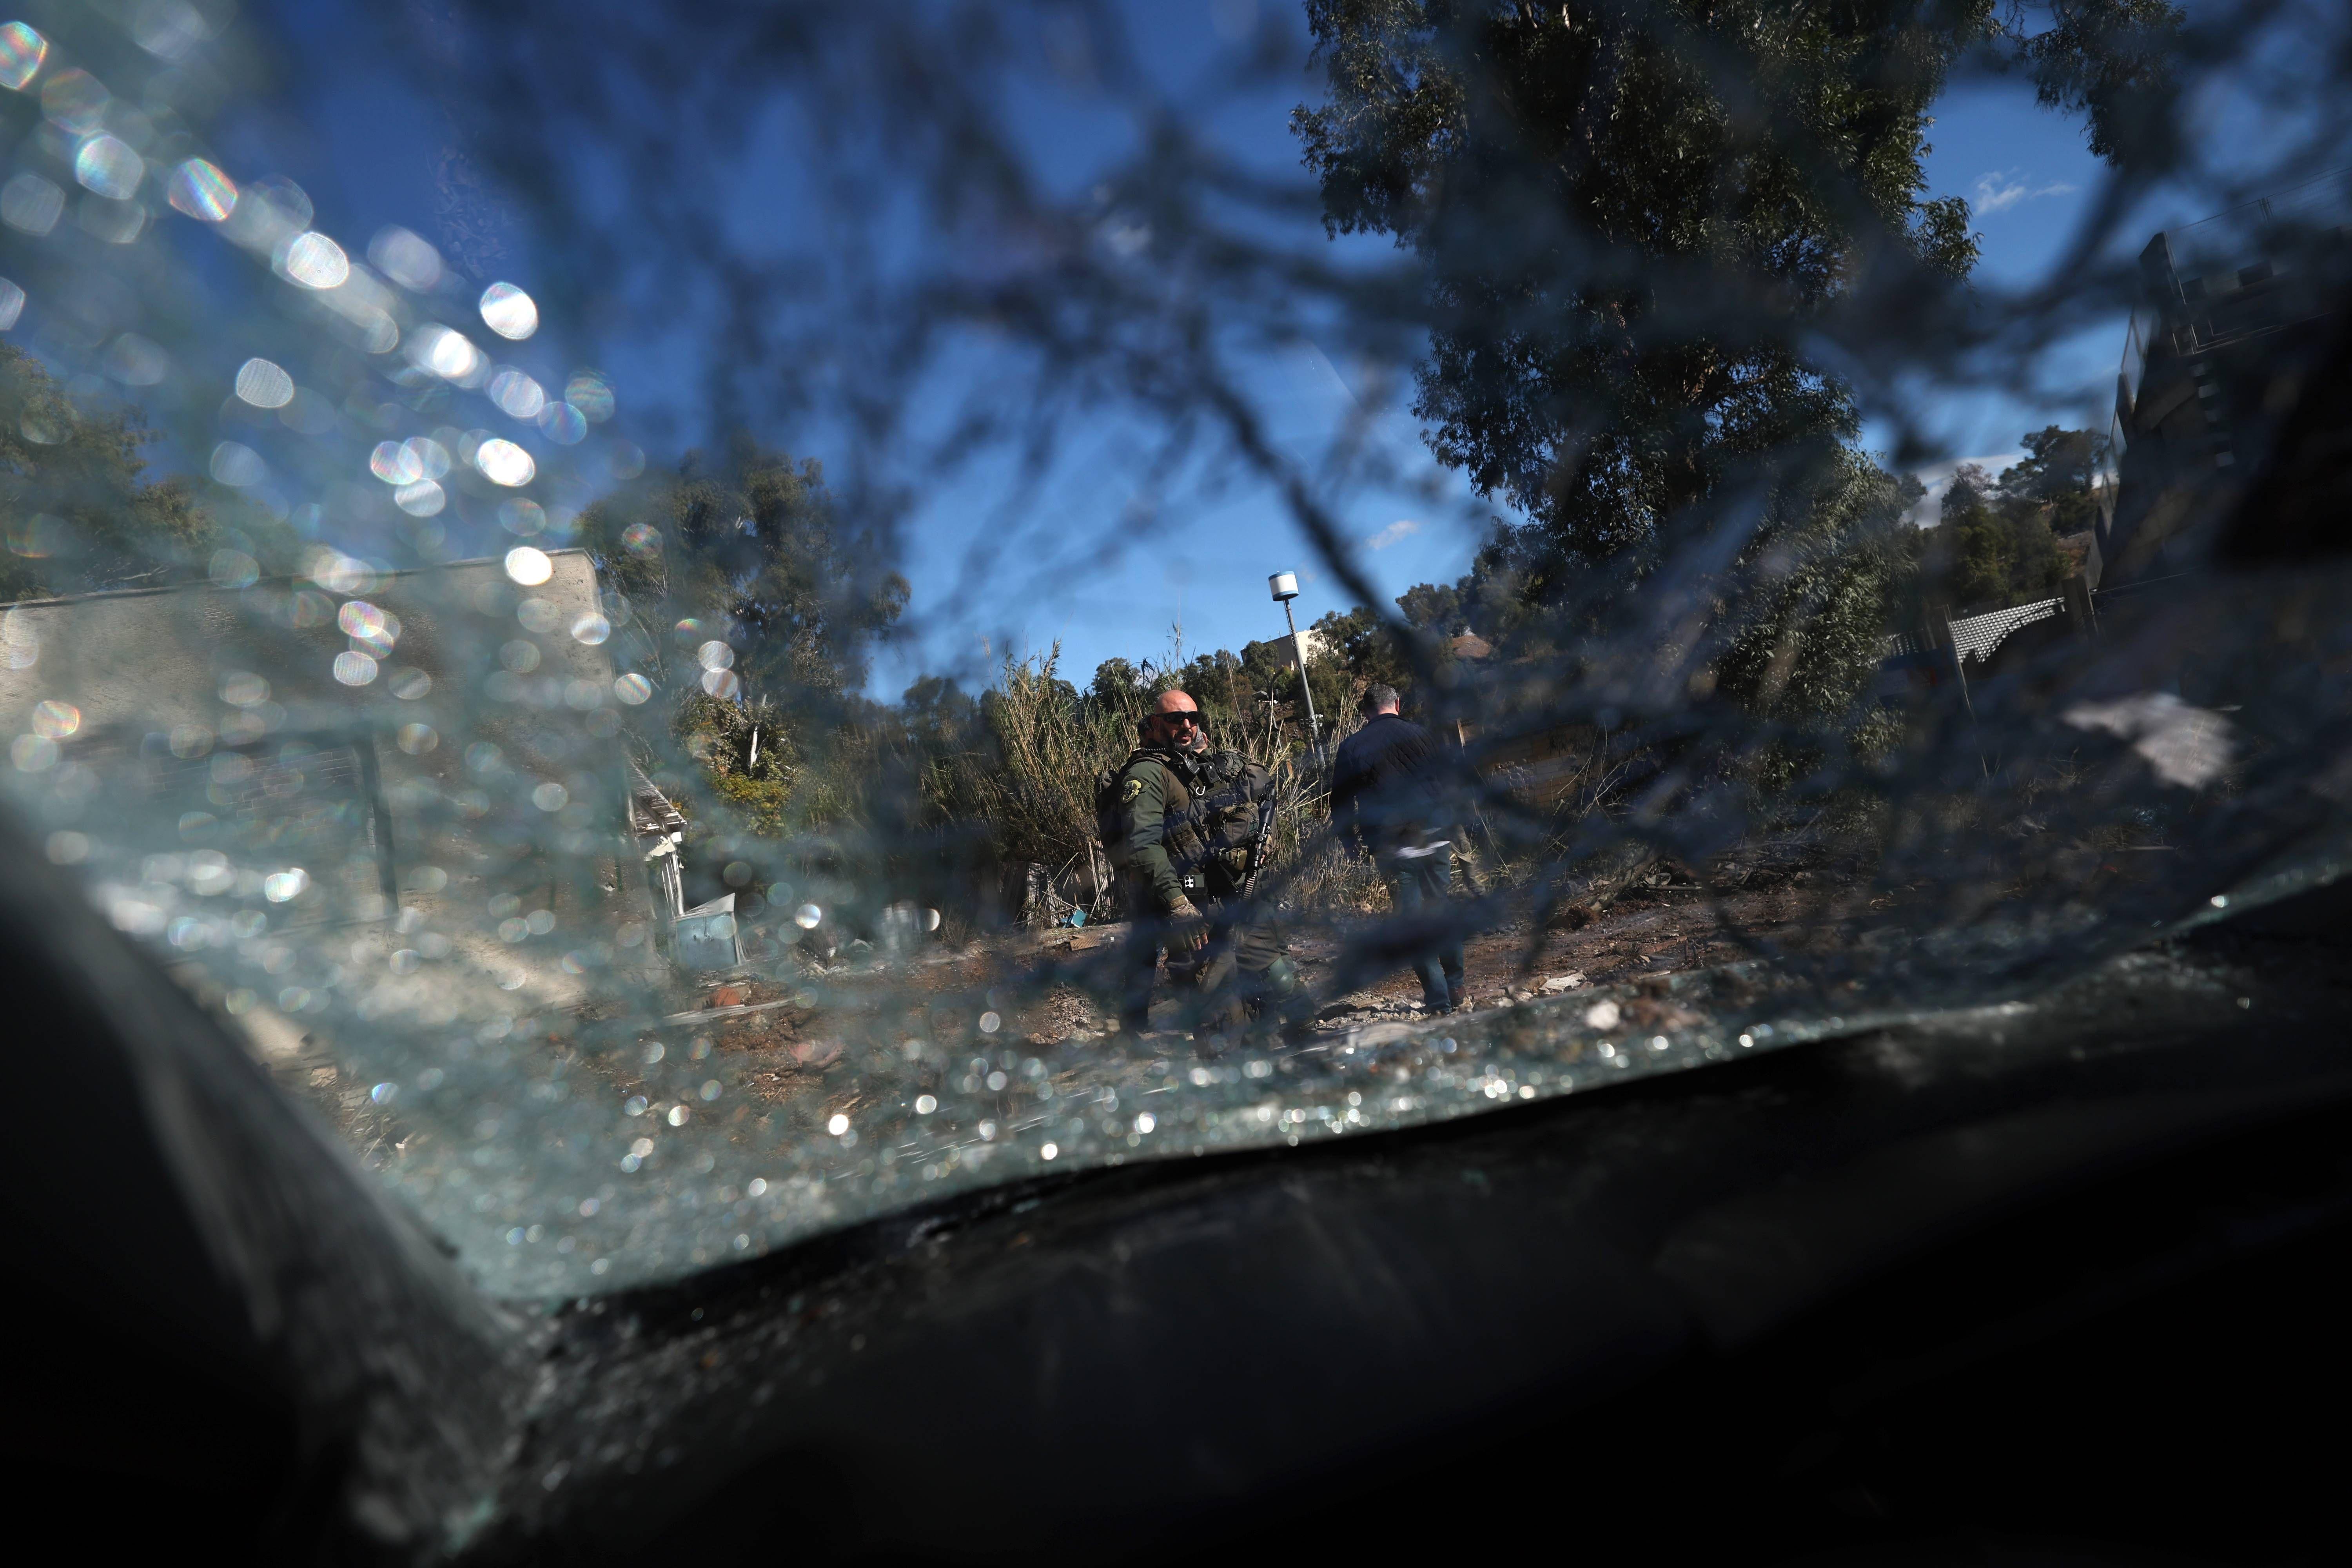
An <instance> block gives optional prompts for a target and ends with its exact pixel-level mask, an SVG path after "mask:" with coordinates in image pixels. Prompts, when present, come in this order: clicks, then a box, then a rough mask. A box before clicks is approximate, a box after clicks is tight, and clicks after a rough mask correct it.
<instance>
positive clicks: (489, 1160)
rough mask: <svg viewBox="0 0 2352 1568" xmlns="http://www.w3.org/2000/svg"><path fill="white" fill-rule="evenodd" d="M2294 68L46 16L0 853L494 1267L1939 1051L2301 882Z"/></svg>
mask: <svg viewBox="0 0 2352 1568" xmlns="http://www.w3.org/2000/svg"><path fill="white" fill-rule="evenodd" d="M2343 29H2344V18H2343V16H2341V15H2340V14H2338V13H2336V12H2333V11H2325V12H2323V11H2322V10H2320V9H2318V8H2306V7H2298V6H2294V5H2283V6H2282V5H2249V6H2242V5H2211V6H2201V7H2200V6H2190V7H2188V8H2186V9H2178V8H2175V7H2173V6H2171V5H2167V4H2166V3H2165V0H2085V3H2082V4H2075V3H2074V0H2068V3H2066V4H2062V5H2053V6H2049V7H2018V8H2004V7H2000V6H1996V5H1991V4H1990V3H1976V0H1970V3H1964V4H1958V5H1946V6H1939V7H1926V8H1922V7H1915V6H1907V5H1843V6H1834V7H1822V6H1799V7H1790V6H1788V5H1729V6H1725V5H1714V6H1696V5H1687V4H1683V3H1681V0H1636V3H1632V4H1624V5H1612V6H1605V7H1590V6H1585V5H1567V6H1550V5H1518V4H1494V3H1479V0H1305V3H1304V4H1300V3H1299V0H1198V3H1195V0H1183V3H1181V4H1161V5H1144V4H1118V3H1113V0H1100V3H1088V0H1062V3H1050V4H1049V3H1042V0H1041V3H1040V4H1036V5H971V4H959V3H955V0H943V3H941V4H937V5H908V6H890V7H872V6H855V5H830V4H812V5H796V6H792V7H783V8H778V7H773V6H769V5H730V4H705V5H694V6H684V5H645V6H605V5H593V4H592V5H587V6H584V7H583V6H578V5H572V6H564V7H557V6H553V5H532V4H525V5H498V6H490V5H476V4H470V3H468V0H453V3H450V4H446V5H397V6H394V5H384V6H373V7H372V6H367V5H359V4H356V3H351V4H341V3H339V4H331V5H305V6H299V7H295V6H284V7H273V6H269V5H260V4H254V3H250V0H248V3H247V4H244V5H239V4H237V3H236V0H125V3H122V4H103V5H101V4H95V3H93V4H89V5H79V4H71V3H68V0H59V3H58V4H54V5H43V6H39V7H37V8H32V9H27V10H26V11H25V12H24V13H22V16H21V19H16V20H9V21H7V22H6V23H5V26H0V125H5V134H6V139H7V146H8V149H9V151H8V168H7V169H6V170H5V172H0V474H4V475H5V477H0V523H5V552H0V601H5V608H0V723H4V724H5V735H6V745H7V760H6V762H5V764H0V785H5V788H0V798H4V799H5V808H6V815H7V816H8V817H9V818H10V820H11V821H12V823H13V825H14V831H15V832H16V835H17V837H18V839H19V840H20V842H21V843H22V845H23V846H25V850H24V852H26V853H31V854H39V855H44V856H46V858H47V860H48V861H50V862H52V863H53V864H54V865H56V866H57V867H58V868H62V869H63V870H64V872H65V873H66V874H67V875H68V877H69V878H70V879H71V885H72V886H73V887H74V888H75V889H77V891H78V896H80V897H84V898H87V899H88V900H90V901H91V902H92V903H93V904H94V905H95V907H97V908H98V909H100V910H102V911H103V912H104V913H105V915H106V916H107V917H108V919H109V920H110V921H111V923H112V924H113V925H114V927H115V928H116V929H117V930H119V931H121V933H123V935H124V937H125V938H126V939H127V940H129V941H131V942H134V943H137V944H139V945H140V946H141V947H142V948H143V949H144V950H145V951H147V952H149V953H151V954H152V956H153V958H154V960H155V961H156V962H157V963H161V964H163V965H164V966H166V967H167V968H168V969H169V970H170V972H171V973H173V975H174V976H176V977H177V978H178V979H179V980H180V981H181V983H182V984H184V987H185V988H186V989H187V990H188V992H189V993H190V994H192V995H194V997H196V998H198V999H199V1000H200V1001H201V1002H202V1003H203V1004H204V1005H205V1006H206V1007H207V1008H209V1009H210V1010H212V1011H213V1012H214V1013H215V1015H216V1016H217V1017H218V1018H219V1019H220V1020H221V1022H222V1024H223V1025H224V1026H225V1027H226V1028H227V1029H229V1030H230V1031H232V1032H233V1033H234V1034H235V1036H236V1037H237V1038H238V1039H239V1040H240V1041H241V1042H242V1043H243V1044H244V1045H245V1047H247V1051H248V1054H249V1055H250V1057H251V1058H252V1060H253V1062H254V1064H255V1068H256V1070H257V1071H258V1072H262V1073H266V1074H267V1075H268V1076H269V1078H271V1079H273V1080H274V1081H275V1082H276V1083H277V1084H278V1085H279V1086H280V1087H281V1089H283V1091H284V1093H285V1094H286V1095H287V1096H289V1098H290V1099H292V1100H295V1101H296V1102H298V1103H299V1104H300V1105H302V1106H303V1107H305V1108H307V1111H308V1113H309V1114H310V1117H311V1118H312V1120H313V1121H314V1123H315V1125H316V1126H317V1127H318V1128H319V1129H320V1133H321V1135H322V1136H324V1137H328V1138H330V1139H332V1140H335V1141H337V1142H341V1144H343V1145H345V1146H346V1147H347V1148H348V1150H349V1152H350V1154H351V1156H352V1158H353V1159H354V1160H355V1161H357V1162H359V1163H362V1164H363V1165H364V1166H365V1167H366V1169H367V1170H368V1171H369V1172H371V1173H373V1176H374V1178H375V1179H377V1180H378V1181H380V1182H381V1184H382V1185H383V1190H384V1191H385V1192H387V1193H388V1194H392V1196H393V1197H394V1199H395V1200H396V1201H397V1202H398V1203H399V1204H401V1205H405V1206H406V1207H407V1208H409V1209H410V1210H412V1211H413V1212H414V1213H415V1215H417V1216H418V1217H419V1218H420V1219H421V1220H422V1222H423V1223H424V1225H425V1226H426V1227H427V1228H429V1230H430V1231H431V1232H432V1233H433V1234H434V1235H436V1237H439V1238H440V1239H441V1240H442V1241H443V1242H444V1243H446V1246H447V1247H449V1248H451V1249H453V1251H454V1253H455V1255H456V1257H457V1259H458V1261H459V1263H460V1265H461V1266H462V1267H463V1268H465V1269H466V1270H467V1273H468V1274H469V1275H470V1276H471V1277H472V1278H473V1279H476V1280H478V1282H479V1283H480V1285H481V1286H482V1288H483V1289H486V1290H487V1291H489V1292H491V1293H493V1294H496V1295H499V1296H502V1297H509V1298H516V1299H527V1300H551V1299H556V1298H564V1297H578V1296H583V1295H590V1294H594V1293H597V1292H601V1291H605V1290H611V1289H619V1288H623V1287H626V1286H631V1285H640V1284H645V1283H647V1282H651V1281H657V1280H661V1279H669V1278H674V1277H677V1276H679V1275H681V1274H684V1273H687V1272H689V1271H692V1270H695V1269H698V1268H707V1267H710V1266H713V1265H717V1264H720V1263H725V1262H729V1261H732V1260H737V1259H742V1258H750V1257H755V1256H758V1255H761V1254H763V1253H766V1252H769V1251H772V1250H773V1249H776V1248H779V1247H786V1246H789V1245H791V1244H793V1243H794V1242H796V1241H799V1240H801V1239H803V1238H805V1237H810V1236H813V1235H815V1234H818V1233H821V1232H824V1231H825V1230H828V1229H832V1228H836V1227H840V1226H845V1225H849V1224H852V1223H855V1222H857V1221H860V1220H864V1219H867V1218H871V1217H874V1216H876V1215H884V1214H888V1213H892V1212H895V1211H900V1210H905V1209H908V1208H911V1207H914V1206H916V1205H923V1204H926V1203H929V1202H932V1201H935V1200H938V1199H940V1198H942V1197H945V1196H947V1195H949V1194H955V1193H959V1192H968V1191H971V1190H973V1189H976V1188H981V1187H989V1186H996V1185H1001V1184H1011V1183H1017V1182H1033V1181H1036V1180H1039V1179H1042V1178H1048V1177H1054V1176H1057V1175H1059V1174H1061V1173H1066V1172H1072V1171H1085V1170H1091V1169H1097V1168H1100V1167H1104V1166H1108V1165H1117V1164H1120V1163H1125V1162H1129V1161H1139V1160H1153V1159H1181V1158H1190V1157H1192V1156H1197V1155H1203V1154H1212V1153H1219V1152H1233V1151H1239V1150H1253V1149H1266V1148H1281V1147H1290V1146H1298V1145H1303V1144H1306V1143H1308V1142H1318V1141H1328V1140H1331V1139H1337V1138H1345V1137H1355V1136H1359V1135H1361V1134H1363V1133H1367V1132H1377V1131H1383V1130H1391V1129H1397V1128H1403V1127H1409V1126H1414V1125H1420V1124H1423V1123H1427V1122H1430V1121H1438V1120H1443V1119H1446V1118H1452V1117H1458V1116H1465V1115H1469V1114H1473V1113H1479V1112H1488V1111H1494V1110H1500V1109H1502V1108H1504V1107H1507V1106H1511V1105H1517V1104H1523V1103H1525V1102H1528V1101H1531V1100H1546V1099H1549V1098H1550V1097H1553V1096H1557V1095H1560V1094H1564V1093H1571V1092H1576V1091H1580V1090H1582V1089H1590V1088H1594V1087H1598V1086H1602V1085H1607V1084H1611V1083H1616V1082H1622V1081H1626V1080H1629V1079H1634V1078H1637V1077H1641V1076H1644V1075H1648V1074H1654V1073H1659V1072H1664V1071H1671V1070H1678V1069H1683V1068H1697V1067H1703V1066H1705V1065H1706V1064H1709V1063H1713V1062H1718V1061H1724V1060H1728V1059H1733V1058H1738V1057H1739V1056H1741V1055H1743V1054H1747V1053H1753V1052H1756V1051H1760V1050H1769V1049H1772V1048H1775V1047H1780V1046H1785V1045H1790V1044H1793V1043H1796V1042H1800V1041H1802V1040H1806V1039H1811V1038H1819V1037H1823V1036H1826V1035H1829V1034H1832V1033H1838V1032H1843V1031H1847V1030H1851V1029H1854V1028H1858V1027H1863V1026H1866V1025H1868V1024H1869V1023H1871V1022H1873V1021H1874V1020H1885V1019H1889V1018H1897V1017H1904V1016H1915V1015H1916V1014H1919V1013H1921V1012H1925V1011H1929V1010H1936V1009H1949V1008H1979V1007H1999V1006H2003V1005H2011V1004H2013V1003H2015V1002H2016V1001H2018V1000H2019V999H2021V998H2026V997H2030V996H2032V994H2035V993H2036V992H2037V991H2039V990H2041V989H2043V988H2046V987H2048V986H2051V985H2053V984H2056V983H2058V982H2060V981H2062V980H2064V979H2067V978H2068V977H2070V976H2075V975H2079V974H2082V973H2086V972H2088V971H2090V970H2092V969H2094V968H2095V967H2096V966H2098V965H2100V964H2102V963H2107V962H2109V961H2111V960H2114V959H2116V957H2117V955H2119V954H2122V953H2125V952H2127V951H2128V950H2130V949H2132V948H2135V947H2137V946H2140V945H2143V944H2145V943H2147V942H2151V941H2154V940H2158V939H2160V938H2162V937H2164V936H2165V935H2167V934H2168V933H2171V932H2175V931H2179V930H2181V929H2182V928H2183V927H2184V926H2186V925H2189V924H2192V923H2195V922H2198V921H2210V920H2214V919H2221V918H2226V917H2227V916H2228V915H2230V914H2231V912H2233V911H2234V910H2238V909H2241V908H2244V907H2247V906H2249V905H2252V904H2258V903H2260V902H2263V901H2264V900H2271V899H2274V898H2277V897H2279V896H2281V895H2283V894H2284V893H2287V892H2292V891H2295V890H2299V889H2304V888H2307V887H2310V886H2314V885H2316V884H2318V883H2321V882H2325V881H2326V880H2329V879H2333V878H2334V877H2335V876H2336V873H2337V871H2338V869H2339V868H2340V867H2341V864H2342V857H2343V855H2344V853H2345V849H2346V841H2345V828H2346V809H2347V805H2352V774H2347V771H2346V768H2347V763H2346V760H2345V757H2346V753H2345V752H2344V751H2343V747H2344V745H2345V736H2346V728H2347V721H2352V681H2348V680H2347V679H2346V670H2347V656H2352V621H2347V616H2345V614H2344V612H2343V610H2342V605H2343V604H2344V603H2345V601H2346V594H2347V586H2352V584H2347V578H2346V569H2345V563H2344V558H2343V555H2342V528H2341V502H2340V497H2341V495H2342V493H2343V492H2342V488H2341V487H2342V483H2343V481H2344V479H2345V470H2344V462H2343V452H2344V449H2345V448H2344V444H2343V443H2344V433H2345V431H2346V430H2347V428H2352V408H2347V406H2346V405H2345V402H2344V391H2343V389H2344V387H2345V386H2346V384H2347V374H2346V371H2347V367H2346V365H2345V363H2344V357H2345V352H2346V349H2345V345H2346V342H2347V339H2346V335H2345V334H2346V328H2347V320H2346V316H2345V310H2344V306H2345V301H2346V300H2347V297H2352V295H2347V289H2352V247H2347V227H2346V224H2347V216H2352V188H2348V187H2347V178H2346V176H2345V174H2344V173H2343V172H2342V171H2343V169H2344V167H2345V165H2346V162H2347V161H2346V158H2345V156H2344V148H2343V146H2342V143H2343V141H2344V137H2345V127H2344V125H2343V123H2342V121H2343V115H2344V110H2343V107H2342V105H2343V102H2344V100H2343V99H2342V97H2341V95H2339V94H2336V93H2334V92H2332V91H2331V88H2332V85H2333V84H2332V81H2331V79H2330V78H2329V75H2328V71H2329V68H2328V67H2327V66H2326V63H2325V62H2326V60H2327V59H2329V58H2333V54H2334V52H2340V50H2341V48H2342V47H2343V46H2344V44H2345V43H2346V41H2347V40H2346V38H2345V36H2344V31H2343ZM20 1048H26V1049H48V1048H70V1042H35V1041H27V1042H23V1043H22V1044H21V1046H20Z"/></svg>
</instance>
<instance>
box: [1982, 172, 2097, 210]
mask: <svg viewBox="0 0 2352 1568" xmlns="http://www.w3.org/2000/svg"><path fill="white" fill-rule="evenodd" d="M2075 189H2076V187H2075V186H2074V185H2071V184H2067V183H2066V182H2065V181H2063V180H2053V181H2051V182H2050V183H2049V184H2044V185H2036V184H2029V183H2028V182H2027V181H2025V180H2024V179H2022V178H2021V177H2020V175H2019V174H2018V172H2017V171H2016V170H2015V169H2009V170H1995V171H1993V172H1991V173H1990V174H1979V175H1978V176H1977V199H1976V200H1975V201H1974V202H1972V203H1971V204H1969V205H1970V206H1971V207H1972V208H1973V209H1974V211H1975V213H1976V216H1979V217H1985V216H1989V215H1990V214H1993V213H1997V212H2000V211H2001V210H2002V209H2003V208H2005V207H2013V206H2015V205H2018V204H2019V203H2020V202H2031V201H2036V200H2039V199H2040V198H2042V197H2043V196H2063V195H2072V194H2073V193H2074V190H2075Z"/></svg>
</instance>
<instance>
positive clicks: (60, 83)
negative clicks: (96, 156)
mask: <svg viewBox="0 0 2352 1568" xmlns="http://www.w3.org/2000/svg"><path fill="white" fill-rule="evenodd" d="M113 100H114V95H113V94H112V93H110V92H109V91H107V90H106V89H105V88H104V87H103V86H101V85H100V82H99V79H97V78H96V77H94V76H92V75H90V74H89V72H88V71H86V70H80V69H78V68H70V67H69V68H67V69H65V70H61V71H59V72H58V74H57V75H55V76H53V77H51V78H50V79H48V80H47V81H45V82H43V83H42V84H41V112H42V113H43V114H46V115H47V116H48V117H49V120H50V121H51V122H52V123H53V124H56V125H58V127H60V128H62V129H64V130H67V131H70V132H73V133H74V134H75V135H77V136H88V135H89V134H90V133H91V132H94V131H96V130H98V129H99V127H100V126H101V125H103V124H104V123H105V122H106V106H107V105H108V104H109V103H111V102H112V101H113Z"/></svg>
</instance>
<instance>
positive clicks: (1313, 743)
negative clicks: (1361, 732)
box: [1265, 572, 1323, 768]
mask: <svg viewBox="0 0 2352 1568" xmlns="http://www.w3.org/2000/svg"><path fill="white" fill-rule="evenodd" d="M1265 584H1266V586H1267V587H1268V588H1269V589H1271V590H1272V591H1273V594H1274V602H1275V603H1276V604H1277V605H1281V606H1282V619H1283V624H1284V625H1286V626H1288V627H1289V628H1290V651H1291V653H1292V655H1293V656H1294V657H1295V658H1297V660H1298V695H1299V696H1300V697H1302V698H1304V699H1305V700H1306V702H1307V745H1308V746H1309V747H1310V748H1312V750H1313V751H1314V753H1315V765H1316V766H1317V767H1318V768H1319V767H1321V766H1322V765H1323V727H1322V726H1321V725H1320V724H1318V722H1317V721H1316V719H1315V690H1314V688H1312V687H1310V686H1308V685H1307V639H1306V638H1305V637H1300V636H1299V635H1298V620H1297V616H1293V615H1292V614H1291V613H1290V601H1291V600H1293V599H1296V598H1297V597H1298V574H1297V573H1296V572H1276V574H1274V575H1272V576H1271V577H1268V578H1267V579H1266V580H1265Z"/></svg>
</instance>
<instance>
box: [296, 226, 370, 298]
mask: <svg viewBox="0 0 2352 1568" xmlns="http://www.w3.org/2000/svg"><path fill="white" fill-rule="evenodd" d="M278 267H279V269H280V270H282V271H283V272H284V273H285V274H286V276H287V277H289V278H291V279H293V280H294V281H295V282H297V283H299V284H301V285H302V287H304V288H305V289H339V288H341V286H342V285H343V283H344V281H345V280H346V279H349V278H350V277H351V275H352V260H351V258H350V257H348V256H345V255H344V254H343V247H341V246H340V245H337V244H336V243H335V242H334V241H333V240H331V239H329V238H328V237H326V236H325V235H323V234H320V232H318V230H316V229H310V230H308V231H306V232H304V233H301V234H298V235H296V236H295V237H293V238H291V239H289V240H288V241H287V242H286V248H285V250H284V252H283V253H282V255H281V257H280V259H279V262H278Z"/></svg>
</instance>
